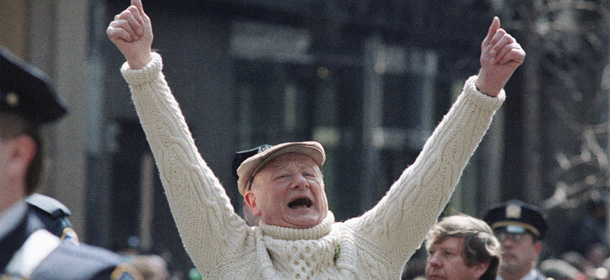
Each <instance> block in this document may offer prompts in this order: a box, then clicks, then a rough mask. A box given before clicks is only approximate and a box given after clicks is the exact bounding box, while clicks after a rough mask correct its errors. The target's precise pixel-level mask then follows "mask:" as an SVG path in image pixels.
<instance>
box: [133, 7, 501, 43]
mask: <svg viewBox="0 0 610 280" xmlns="http://www.w3.org/2000/svg"><path fill="white" fill-rule="evenodd" d="M138 1H140V0H138ZM498 29H500V19H499V18H498V17H494V19H493V20H492V22H491V25H490V26H489V30H488V31H487V36H485V39H484V40H483V44H488V43H489V41H491V39H492V38H493V37H494V35H495V34H496V31H498Z"/></svg>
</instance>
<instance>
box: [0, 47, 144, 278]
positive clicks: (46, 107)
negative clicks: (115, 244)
mask: <svg viewBox="0 0 610 280" xmlns="http://www.w3.org/2000/svg"><path fill="white" fill-rule="evenodd" d="M66 112H67V109H66V107H65V106H64V105H63V103H62V102H61V101H60V100H59V99H58V98H57V96H56V94H55V91H54V89H53V88H52V87H51V85H50V82H49V79H48V77H47V76H46V74H44V73H43V72H41V71H40V70H38V69H37V68H34V67H33V66H31V65H29V64H27V63H26V62H24V61H22V60H21V59H20V58H18V57H16V56H14V55H13V54H12V53H10V52H8V51H7V50H5V49H4V48H2V47H0V248H1V250H0V279H74V280H78V279H83V280H84V279H123V280H131V279H139V278H138V274H137V272H135V271H134V270H132V267H131V266H130V265H128V264H126V263H123V262H122V261H121V258H120V256H119V255H117V254H114V253H112V252H110V251H107V250H104V249H102V248H98V247H93V246H89V245H86V244H82V245H79V246H74V244H76V243H73V242H63V241H62V239H60V238H59V237H58V236H63V235H64V233H65V232H64V230H66V228H67V229H68V230H67V231H68V232H67V235H71V234H70V233H69V232H73V230H72V231H70V230H69V229H70V228H71V224H70V223H69V221H67V220H65V217H66V216H67V214H69V211H68V210H67V208H65V207H62V206H63V205H60V203H59V202H57V201H54V200H53V199H50V198H47V197H42V196H33V197H29V201H27V199H28V196H30V195H32V194H33V193H34V192H35V191H36V189H37V188H38V186H39V181H40V178H41V174H42V173H43V169H44V168H43V167H44V166H43V162H44V154H43V152H44V149H43V146H42V144H43V143H42V138H41V137H40V127H41V126H42V125H43V124H48V123H51V122H53V121H55V120H57V119H59V118H61V117H62V116H63V115H64V114H66ZM49 230H51V231H53V232H50V231H49ZM74 237H75V235H74ZM73 241H74V240H73Z"/></svg>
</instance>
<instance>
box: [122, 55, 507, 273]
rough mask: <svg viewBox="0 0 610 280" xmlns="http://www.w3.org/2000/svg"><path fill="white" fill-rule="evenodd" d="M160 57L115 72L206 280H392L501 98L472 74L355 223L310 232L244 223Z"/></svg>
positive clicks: (442, 201)
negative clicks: (481, 88)
mask: <svg viewBox="0 0 610 280" xmlns="http://www.w3.org/2000/svg"><path fill="white" fill-rule="evenodd" d="M162 67H163V64H162V60H161V56H159V55H158V54H156V53H154V54H153V60H152V61H151V62H150V63H149V65H147V66H146V67H144V68H143V69H140V70H132V69H129V68H128V65H127V63H125V64H124V65H123V67H122V68H121V72H122V74H123V77H124V78H125V80H126V81H127V83H128V84H129V86H130V88H131V91H132V97H133V102H134V105H135V107H136V110H137V112H138V116H139V118H140V122H141V123H142V127H143V128H144V131H145V133H146V137H147V140H148V142H149V145H150V147H151V149H152V151H153V154H154V157H155V161H156V163H157V166H158V167H159V171H160V176H161V182H162V183H163V186H164V188H165V193H166V196H167V199H168V202H169V205H170V208H171V211H172V215H173V217H174V219H175V220H176V224H177V226H178V230H179V232H180V236H181V238H182V241H183V243H184V245H185V248H186V249H187V252H188V253H189V255H190V257H191V259H192V260H193V263H194V264H195V265H196V266H197V268H198V269H199V270H200V271H201V273H202V274H203V278H204V279H399V278H400V275H401V272H402V268H403V266H404V263H405V262H406V261H407V260H408V258H410V257H411V255H412V254H413V252H415V250H416V249H417V248H418V247H419V246H420V244H421V242H422V241H423V238H424V236H425V233H426V232H427V231H428V229H429V228H430V227H431V226H432V224H434V222H436V220H437V218H438V216H439V214H440V212H441V211H442V209H443V207H444V206H445V205H446V204H447V202H448V201H449V198H450V197H451V193H452V192H453V189H454V187H455V185H456V184H457V182H458V180H459V178H460V176H461V174H462V171H463V169H464V167H465V166H466V164H467V162H468V159H469V158H470V156H471V155H472V153H473V152H474V150H475V149H476V147H477V146H478V144H479V142H480V141H481V139H482V137H483V135H484V134H485V131H486V130H487V128H488V127H489V123H490V122H491V118H492V116H493V114H494V112H495V111H496V110H497V109H498V108H499V107H500V105H501V104H502V102H503V100H504V91H502V92H501V93H500V96H499V97H497V98H491V97H488V96H485V95H483V94H481V93H480V92H478V91H477V90H476V88H475V86H474V82H475V80H476V77H471V78H470V79H468V81H467V82H466V84H465V86H464V91H463V93H462V94H461V95H460V97H459V98H458V100H457V101H456V102H455V104H454V105H453V107H452V108H451V110H450V111H449V113H448V114H447V115H446V116H445V117H444V118H443V121H442V122H441V123H440V124H439V125H438V127H437V128H436V129H435V131H434V133H433V134H432V136H430V138H429V139H428V141H427V142H426V144H425V145H424V148H423V150H422V152H421V154H420V156H419V157H418V158H417V160H416V161H415V162H414V163H413V164H412V165H411V166H410V167H409V168H407V169H406V170H405V171H404V172H403V174H402V175H401V176H400V178H399V179H398V180H397V181H396V182H395V183H394V184H393V185H392V187H391V188H390V190H389V191H388V193H387V194H386V195H385V196H384V197H383V198H382V199H381V201H380V202H379V203H378V204H377V205H376V206H375V207H373V209H371V210H369V211H367V212H366V213H365V214H363V215H362V216H361V217H357V218H352V219H350V220H347V221H346V222H343V223H342V222H335V220H334V216H333V215H332V213H330V212H329V215H328V216H327V218H326V219H325V220H324V221H323V222H322V223H320V224H319V225H317V226H315V227H313V228H310V229H292V228H283V227H278V226H273V225H265V224H264V223H262V224H261V225H260V227H248V226H247V225H246V223H245V221H243V219H242V218H241V217H240V216H239V215H237V214H236V213H235V211H234V209H233V207H232V206H231V204H230V201H229V198H228V196H227V194H226V193H225V191H224V188H223V187H222V185H221V184H220V182H219V180H218V179H217V178H216V177H215V176H214V174H213V172H212V170H210V168H209V167H208V166H207V164H206V163H205V161H204V160H203V159H202V158H201V155H200V154H199V152H198V151H197V148H196V146H195V143H194V140H193V138H192V136H191V133H190V131H189V129H188V126H187V124H186V122H185V120H184V117H183V115H182V112H181V110H180V107H179V106H178V103H177V102H176V100H175V99H174V97H173V95H172V94H171V91H170V89H169V87H168V85H167V82H166V81H165V78H164V76H163V73H162Z"/></svg>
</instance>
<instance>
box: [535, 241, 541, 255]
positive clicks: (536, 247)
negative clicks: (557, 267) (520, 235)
mask: <svg viewBox="0 0 610 280" xmlns="http://www.w3.org/2000/svg"><path fill="white" fill-rule="evenodd" d="M534 250H536V258H538V256H540V252H542V241H535V242H534Z"/></svg>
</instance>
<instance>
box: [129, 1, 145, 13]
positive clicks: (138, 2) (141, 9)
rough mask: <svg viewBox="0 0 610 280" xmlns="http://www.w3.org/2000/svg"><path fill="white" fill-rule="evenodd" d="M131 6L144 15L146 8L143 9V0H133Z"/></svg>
mask: <svg viewBox="0 0 610 280" xmlns="http://www.w3.org/2000/svg"><path fill="white" fill-rule="evenodd" d="M131 5H133V6H136V8H138V10H139V11H140V13H144V7H142V0H131Z"/></svg>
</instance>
